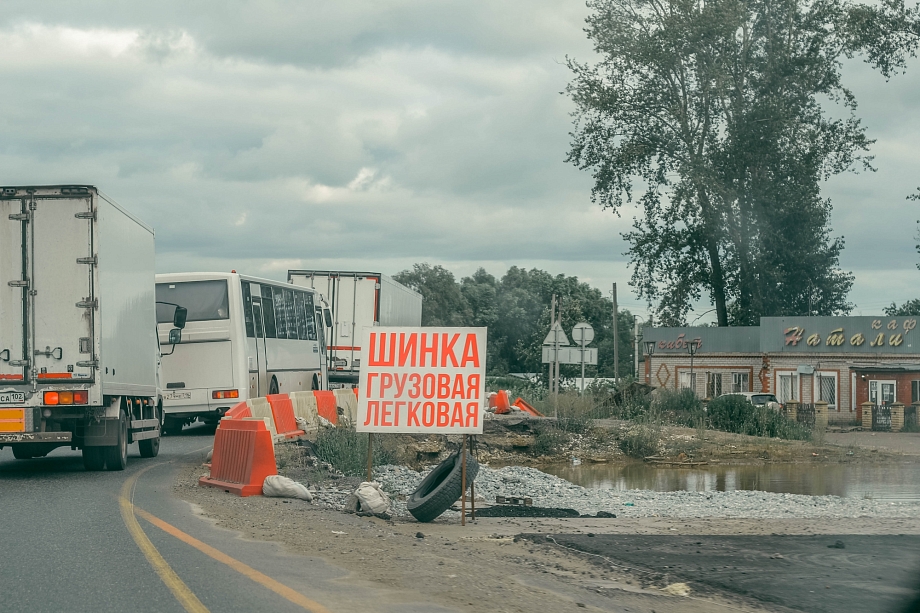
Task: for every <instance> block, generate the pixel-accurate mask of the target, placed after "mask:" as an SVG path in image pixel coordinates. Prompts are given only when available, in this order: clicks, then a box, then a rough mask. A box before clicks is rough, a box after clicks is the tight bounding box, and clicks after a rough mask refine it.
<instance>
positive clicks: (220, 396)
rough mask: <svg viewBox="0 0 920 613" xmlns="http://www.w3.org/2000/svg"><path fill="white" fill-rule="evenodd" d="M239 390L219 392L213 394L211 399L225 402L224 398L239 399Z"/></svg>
mask: <svg viewBox="0 0 920 613" xmlns="http://www.w3.org/2000/svg"><path fill="white" fill-rule="evenodd" d="M239 397H240V391H239V390H217V391H214V392H211V398H213V399H214V400H223V399H224V398H239Z"/></svg>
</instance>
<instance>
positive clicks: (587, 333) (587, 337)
mask: <svg viewBox="0 0 920 613" xmlns="http://www.w3.org/2000/svg"><path fill="white" fill-rule="evenodd" d="M572 340H573V341H574V342H575V344H576V345H588V344H589V343H591V341H593V340H594V328H592V327H591V324H589V323H585V322H582V323H580V324H575V327H574V328H572Z"/></svg>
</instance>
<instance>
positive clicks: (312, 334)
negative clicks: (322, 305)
mask: <svg viewBox="0 0 920 613" xmlns="http://www.w3.org/2000/svg"><path fill="white" fill-rule="evenodd" d="M303 303H304V311H305V314H306V316H307V330H306V331H307V340H310V341H315V340H316V316H315V313H314V310H313V294H311V293H309V292H304V295H303Z"/></svg>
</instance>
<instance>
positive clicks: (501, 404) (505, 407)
mask: <svg viewBox="0 0 920 613" xmlns="http://www.w3.org/2000/svg"><path fill="white" fill-rule="evenodd" d="M510 412H511V401H510V400H508V392H506V391H505V390H498V393H497V394H495V414H496V415H502V414H504V413H510Z"/></svg>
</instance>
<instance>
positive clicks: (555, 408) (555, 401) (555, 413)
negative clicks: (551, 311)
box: [553, 296, 562, 419]
mask: <svg viewBox="0 0 920 613" xmlns="http://www.w3.org/2000/svg"><path fill="white" fill-rule="evenodd" d="M557 317H558V323H559V325H560V326H562V296H559V310H558V311H557ZM555 339H556V351H555V352H554V354H553V362H555V364H556V374H555V375H554V379H555V386H554V387H555V390H556V392H555V394H554V395H553V417H554V418H555V419H559V337H558V336H556V337H555Z"/></svg>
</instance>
